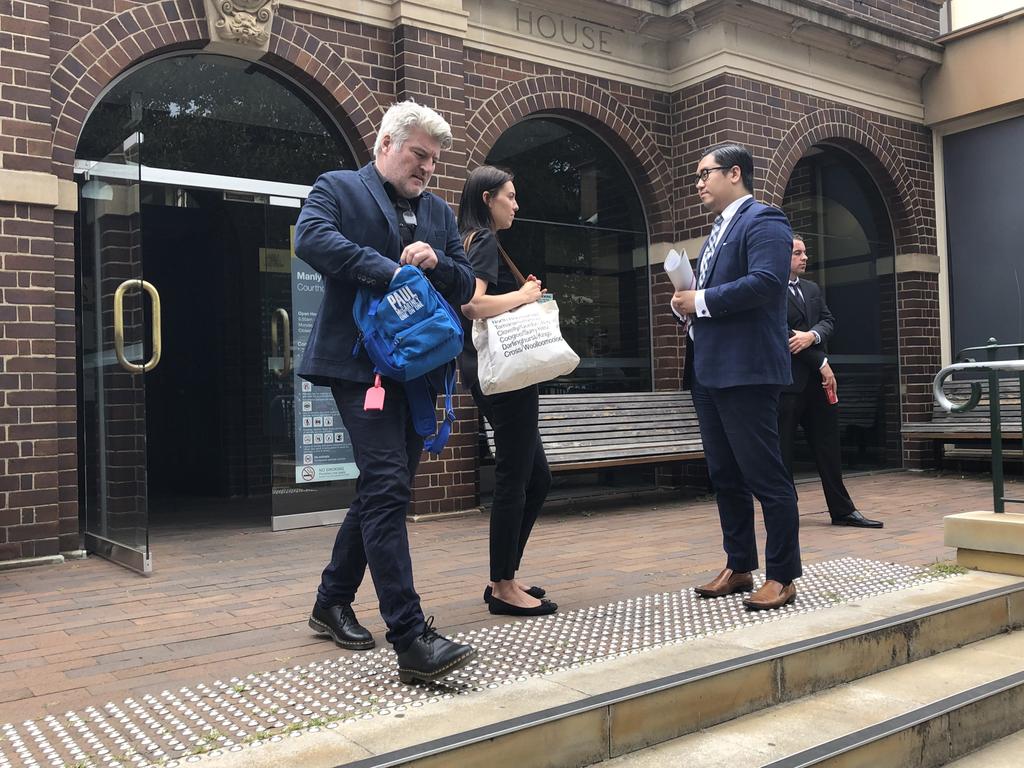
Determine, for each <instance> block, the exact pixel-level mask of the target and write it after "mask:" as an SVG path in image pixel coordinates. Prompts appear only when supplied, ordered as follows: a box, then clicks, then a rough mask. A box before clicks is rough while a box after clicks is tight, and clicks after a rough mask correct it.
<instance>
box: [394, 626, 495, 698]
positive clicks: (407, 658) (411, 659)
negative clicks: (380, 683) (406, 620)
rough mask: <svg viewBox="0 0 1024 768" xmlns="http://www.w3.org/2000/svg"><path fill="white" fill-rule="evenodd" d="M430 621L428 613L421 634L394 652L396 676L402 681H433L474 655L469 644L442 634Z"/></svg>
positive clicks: (452, 670) (474, 651) (474, 652)
mask: <svg viewBox="0 0 1024 768" xmlns="http://www.w3.org/2000/svg"><path fill="white" fill-rule="evenodd" d="M433 624H434V617H433V616H431V617H430V618H429V619H427V628H426V630H425V631H424V632H423V634H422V635H420V636H419V637H417V638H416V639H415V640H413V642H412V645H410V646H409V647H408V648H406V649H405V650H404V651H402V652H401V653H400V654H398V678H399V679H400V680H401V681H402V682H403V683H412V682H414V681H416V680H422V681H423V682H427V683H429V682H433V681H434V680H438V679H440V678H442V677H444V676H445V675H447V674H448V673H449V672H454V671H455V670H456V669H458V668H459V667H462V666H465V665H466V664H467V663H468V662H469V660H470V659H472V658H473V657H474V656H476V650H475V649H474V648H473V647H472V646H470V645H463V644H461V643H456V642H453V641H452V640H449V639H447V638H445V637H442V636H441V635H439V634H437V631H436V630H435V629H434V627H433Z"/></svg>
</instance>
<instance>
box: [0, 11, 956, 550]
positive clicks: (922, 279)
mask: <svg viewBox="0 0 1024 768" xmlns="http://www.w3.org/2000/svg"><path fill="white" fill-rule="evenodd" d="M807 2H808V3H809V4H811V5H820V6H827V7H829V8H830V9H831V10H833V11H837V12H840V13H843V14H846V15H849V16H851V17H855V18H860V19H864V20H868V21H872V22H878V23H879V24H882V25H893V26H896V27H898V28H899V29H902V30H903V31H906V32H908V33H910V34H914V35H918V36H920V37H922V38H926V37H931V36H933V35H934V32H935V31H936V30H937V26H938V9H937V6H936V4H935V3H932V2H929V1H928V0H899V2H893V3H882V2H879V1H878V0H807ZM0 8H2V11H3V12H2V14H0V24H2V27H0V97H2V98H0V167H2V168H5V169H13V170H27V171H38V172H43V173H48V172H52V173H54V174H56V175H57V176H58V178H61V179H65V180H70V179H71V164H72V161H73V159H74V152H75V146H76V144H77V141H78V136H79V134H80V132H81V128H82V124H83V121H84V120H85V118H86V116H87V114H88V111H89V109H90V108H91V107H92V106H93V105H94V104H95V102H96V99H97V98H98V97H99V94H100V93H101V91H102V90H103V88H105V87H106V86H107V85H108V84H109V83H110V82H111V81H112V80H113V79H114V78H115V77H116V76H117V75H119V74H120V73H122V72H124V71H125V70H126V69H128V68H129V67H131V66H133V64H135V63H136V62H138V61H141V60H143V59H145V58H147V57H150V56H153V55H156V54H159V53H164V52H167V51H172V50H188V49H192V50H196V49H201V48H202V47H204V46H205V45H206V43H207V42H208V41H207V39H206V34H207V32H206V23H205V19H204V18H203V5H202V3H201V2H200V0H157V1H155V2H136V1H135V0H53V2H42V1H41V0H18V2H9V3H6V4H2V5H0ZM263 61H264V63H266V64H267V65H269V66H272V67H275V68H277V69H278V70H280V71H282V72H283V73H285V74H287V75H289V76H290V77H293V78H295V79H296V80H297V81H298V82H300V83H301V84H302V85H303V86H305V87H306V88H307V89H309V90H310V92H311V93H312V94H313V95H314V97H315V98H317V99H318V100H319V101H320V102H321V103H323V104H324V105H325V106H326V108H327V109H329V110H330V111H331V112H332V113H333V114H334V116H335V118H336V119H337V122H338V124H339V125H340V126H341V127H342V130H343V131H344V132H345V134H346V136H347V138H348V139H349V141H350V143H351V144H352V147H353V149H354V151H355V154H356V156H357V159H358V160H359V161H360V162H365V161H366V160H368V159H369V157H370V147H371V145H372V141H373V136H374V134H375V131H376V127H377V124H378V122H379V119H380V116H381V114H382V112H383V110H384V109H385V108H386V107H387V105H389V104H390V103H392V102H393V101H394V100H395V99H399V98H409V97H412V98H416V99H417V100H419V101H422V102H424V103H427V104H430V105H432V106H435V107H436V108H438V109H439V110H440V111H441V112H442V113H443V114H444V115H445V116H446V117H448V118H449V120H450V122H451V123H452V126H453V128H454V131H455V145H454V147H453V148H452V149H451V150H450V151H449V152H447V153H446V154H445V156H444V158H443V162H442V163H441V164H440V165H439V167H438V169H437V176H436V180H435V189H436V191H437V192H438V193H439V194H440V195H442V196H443V197H444V198H445V199H446V200H447V201H448V202H450V203H453V204H454V203H455V202H456V201H457V199H458V194H459V192H460V190H461V185H462V179H463V178H464V168H465V167H466V166H469V167H473V166H474V165H476V164H479V163H480V162H482V161H483V159H484V158H485V157H486V155H487V152H488V151H489V149H490V147H491V146H493V144H494V142H495V140H496V139H497V138H498V136H500V135H501V133H502V132H503V131H504V130H506V129H507V128H508V127H509V126H510V125H512V124H514V123H515V122H517V121H519V120H521V119H523V118H524V117H526V116H528V115H530V114H533V113H536V112H539V111H546V112H552V113H557V114H567V115H571V116H572V117H573V118H574V119H577V120H579V121H580V122H582V123H584V124H585V125H587V126H589V127H590V128H591V129H592V130H594V131H595V132H596V133H597V134H599V135H600V136H601V137H602V138H603V139H604V140H605V141H606V142H607V143H608V144H609V145H610V146H611V147H612V148H613V149H614V150H615V151H616V152H617V153H618V155H619V157H620V158H621V159H622V160H623V163H624V165H625V167H626V168H627V169H628V170H629V172H630V174H631V175H632V177H633V179H634V182H635V183H636V185H637V189H638V192H639V195H640V197H641V200H642V202H643V205H644V210H645V215H646V216H647V223H648V229H649V234H650V238H651V242H652V243H666V242H673V241H677V240H685V239H690V238H697V237H702V236H703V235H704V234H706V232H707V230H708V227H709V225H710V217H709V216H708V214H706V213H705V212H704V211H703V210H702V209H701V207H700V204H699V200H698V199H697V197H696V195H695V194H693V190H692V187H691V185H690V184H689V181H688V176H689V175H690V174H691V173H692V172H693V167H694V165H695V164H696V162H697V161H698V159H699V156H700V152H701V151H702V150H703V149H705V148H706V147H707V146H709V145H710V144H713V143H715V142H718V141H722V140H726V139H733V140H739V141H743V142H744V143H747V144H748V145H750V146H751V147H752V148H753V149H754V152H755V155H756V159H757V164H758V171H757V174H756V177H757V187H758V194H759V196H760V197H762V198H763V199H765V200H766V201H768V202H773V203H781V201H782V195H783V190H784V189H785V185H786V182H787V181H788V179H789V176H790V174H791V173H792V171H793V169H794V167H795V166H796V163H797V161H798V160H799V158H800V156H801V155H802V154H803V153H804V152H805V151H806V150H807V149H808V148H809V147H810V146H812V145H813V144H814V143H816V142H820V141H829V142H831V143H834V144H836V145H838V146H841V147H843V148H845V149H847V151H849V152H851V154H853V155H854V156H856V157H857V158H858V159H859V160H861V162H863V163H864V165H865V166H866V167H867V168H868V169H869V171H870V172H871V173H872V175H873V177H874V178H875V180H876V182H877V183H878V185H879V187H880V189H882V190H883V194H885V196H886V199H887V203H888V205H889V209H890V211H891V212H892V216H893V220H894V224H895V229H896V240H897V253H898V254H903V253H923V254H933V253H935V228H934V211H933V210H932V208H931V197H932V194H933V179H932V175H931V144H930V135H929V133H928V131H927V130H926V129H924V128H923V127H921V126H919V125H914V124H912V123H908V122H906V121H901V120H898V119H895V118H891V117H888V116H883V115H878V114H874V113H871V112H869V111H865V110H861V109H857V108H853V107H849V106H846V105H842V104H836V103H833V102H829V101H828V100H825V99H820V98H817V97H812V96H809V95H807V94H802V93H799V92H796V91H793V90H789V89H785V88H781V87H778V86H774V85H769V84H766V83H761V82H758V81H756V80H751V79H749V78H742V77H737V76H733V75H728V74H726V75H720V76H716V77H714V78H711V79H709V80H707V81H705V82H702V83H698V84H695V85H693V86H690V87H688V88H685V89H683V90H681V91H679V92H677V93H664V92H660V91H656V90H653V89H650V88H645V87H642V86H637V85H631V84H626V83H620V82H617V81H614V80H611V79H608V78H602V77H596V76H592V75H588V74H582V73H577V72H573V71H570V70H566V69H561V68H558V67H552V66H548V65H542V64H537V63H533V62H528V61H522V60H518V59H516V58H515V57H510V56H503V55H497V54H493V53H488V52H483V51H479V50H476V49H472V48H464V46H463V43H462V41H461V40H460V39H458V38H455V37H451V36H447V35H442V34H440V33H437V32H432V31H426V30H420V29H416V28H412V27H408V26H400V27H398V28H396V29H393V30H392V29H384V28H378V27H374V26H371V25H367V24H362V23H357V22H350V21H343V20H339V19H334V18H330V17H328V16H326V15H323V14H318V13H313V12H309V11H304V10H298V9H294V8H290V7H287V6H286V7H282V8H280V9H279V12H278V14H277V16H276V17H275V21H274V27H273V35H272V37H271V46H270V52H269V53H268V54H267V55H266V56H265V57H264V59H263ZM74 230H75V219H74V215H73V214H71V213H68V212H65V211H59V210H58V211H55V210H54V209H53V208H52V207H46V206H35V205H32V206H30V205H22V204H16V205H2V206H0V259H2V262H0V292H2V303H0V377H2V382H3V386H2V388H0V414H2V416H0V464H2V466H0V470H2V479H0V496H2V498H0V509H3V510H4V511H3V512H2V513H0V514H2V517H0V557H2V558H10V557H21V556H33V555H36V554H45V553H50V552H56V551H58V550H61V549H70V548H74V547H75V546H76V543H77V515H78V489H77V470H78V461H79V458H78V453H77V451H78V446H77V440H76V425H77V418H78V415H77V414H76V411H75V386H76V383H77V382H76V378H75V377H76V374H75V355H76V342H75V314H74V312H75V309H74V308H75V273H74V237H75V232H74ZM691 255H692V254H691ZM935 286H936V279H935V276H929V275H922V274H913V275H901V276H900V277H899V282H898V284H897V289H898V291H899V293H898V297H899V301H900V308H899V312H900V315H899V328H900V333H901V341H902V345H901V348H900V359H901V364H902V366H903V369H902V374H901V375H902V376H903V378H902V380H901V383H902V385H903V387H904V388H905V390H906V392H907V394H906V395H905V396H904V402H903V405H904V418H919V417H921V418H923V417H926V411H927V407H926V406H927V402H926V400H927V397H928V394H927V379H928V376H929V375H930V372H931V371H933V370H934V367H935V366H937V364H938V333H937V327H938V313H937V310H938V307H937V294H936V288H935ZM670 293H671V288H670V285H669V283H668V281H667V279H666V278H665V277H664V275H663V274H662V273H661V271H660V270H659V269H654V270H653V274H652V280H651V296H652V307H653V313H652V317H651V323H652V326H653V329H654V330H653V339H652V346H653V349H654V368H655V371H654V381H655V387H656V388H658V389H673V388H676V387H678V386H679V381H680V376H681V369H682V357H683V355H682V352H683V349H684V347H683V344H684V339H683V337H682V334H681V333H680V332H679V328H678V325H677V324H676V323H675V321H674V320H673V319H672V318H671V316H669V315H668V313H667V312H664V311H659V309H658V308H659V307H664V306H665V305H666V304H667V301H668V297H669V295H670ZM457 408H458V413H459V416H460V422H459V424H458V425H457V427H456V430H455V434H454V435H453V437H452V440H451V443H450V448H449V449H448V450H447V451H446V452H445V454H444V455H443V456H442V457H441V458H440V459H438V460H434V461H427V462H425V463H424V465H423V473H422V475H421V478H420V480H419V481H418V483H417V492H416V502H415V507H414V509H415V511H416V512H426V511H434V512H437V511H447V510H451V509H458V508H463V507H466V506H472V505H473V504H474V503H475V499H476V473H475V466H476V462H477V445H476V426H475V424H476V419H475V409H474V408H473V407H472V401H471V399H470V398H469V397H468V396H467V395H465V394H462V395H460V397H459V399H458V402H457ZM904 455H905V457H907V458H908V462H909V461H913V460H916V459H917V458H918V456H917V454H916V453H915V452H914V451H913V450H910V449H908V450H907V451H904Z"/></svg>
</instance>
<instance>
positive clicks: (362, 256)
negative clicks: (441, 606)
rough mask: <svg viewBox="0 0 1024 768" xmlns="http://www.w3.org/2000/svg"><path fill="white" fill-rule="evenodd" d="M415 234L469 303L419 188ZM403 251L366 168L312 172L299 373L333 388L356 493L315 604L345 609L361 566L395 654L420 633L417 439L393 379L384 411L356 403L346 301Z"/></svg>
mask: <svg viewBox="0 0 1024 768" xmlns="http://www.w3.org/2000/svg"><path fill="white" fill-rule="evenodd" d="M415 239H416V240H422V241H424V242H426V243H428V244H429V245H431V246H432V247H433V249H434V251H435V252H436V254H437V258H438V263H437V266H436V267H435V268H434V269H432V270H429V271H428V272H426V274H427V276H428V277H429V279H430V282H431V283H433V285H434V286H435V287H436V288H437V289H438V290H439V291H440V292H441V293H442V294H443V295H444V296H445V298H447V299H448V301H449V302H450V303H452V304H455V305H461V304H464V303H466V302H467V301H469V300H470V298H471V297H472V295H473V289H474V288H475V280H474V277H473V270H472V268H471V267H470V265H469V262H467V261H466V256H465V253H464V252H463V249H462V241H461V239H460V237H459V230H458V226H457V224H456V221H455V216H454V215H453V214H452V211H451V208H449V207H448V205H447V204H445V202H444V201H443V200H441V199H440V198H438V197H436V196H435V195H432V194H430V193H429V192H425V193H423V195H422V196H421V197H420V199H419V201H418V206H417V207H416V232H415ZM401 252H402V241H401V237H400V235H399V229H398V215H397V213H396V212H395V206H394V204H393V203H392V202H391V200H390V198H389V197H388V195H387V192H385V190H384V186H383V184H382V183H381V179H380V176H379V175H378V173H377V171H376V170H375V168H374V167H373V165H372V164H370V165H366V166H364V167H363V168H361V169H360V170H358V171H332V172H330V173H325V174H324V175H322V176H321V177H320V178H319V179H317V181H316V184H314V185H313V189H312V190H311V191H310V194H309V197H308V198H307V199H306V202H305V204H304V205H303V207H302V212H301V213H300V214H299V220H298V223H297V224H296V227H295V253H296V255H297V256H298V257H299V258H300V259H302V260H303V261H305V262H306V263H308V264H309V265H310V266H311V267H313V268H314V269H315V270H316V271H317V272H319V273H320V274H321V275H322V276H323V283H324V299H323V304H322V305H321V307H320V312H319V314H318V315H317V318H316V321H315V322H314V323H313V329H312V331H311V332H310V336H309V344H308V346H307V347H306V353H305V355H304V356H303V359H302V363H301V365H300V366H299V369H298V373H299V375H300V376H302V377H303V378H305V379H308V380H309V381H312V382H313V383H315V384H320V385H326V386H330V387H331V391H332V393H333V394H334V400H335V402H336V403H337V405H338V411H339V413H340V414H341V419H342V421H343V422H344V424H345V428H346V429H347V430H348V433H349V437H350V439H351V441H352V448H353V452H354V454H355V461H356V466H357V467H358V468H359V478H358V479H357V480H356V498H355V500H354V501H353V502H352V505H351V506H350V507H349V511H348V514H347V515H346V516H345V520H344V521H343V522H342V524H341V527H340V529H339V530H338V535H337V537H336V539H335V542H334V550H333V552H332V555H331V562H330V563H329V564H328V566H327V567H326V568H325V569H324V572H323V575H322V577H321V580H320V587H319V589H318V590H317V603H318V604H319V605H320V606H321V607H323V608H329V607H331V606H333V605H347V604H351V603H352V601H353V600H354V599H355V594H356V590H357V589H358V587H359V584H360V583H361V582H362V579H363V575H364V573H365V572H366V568H367V565H369V568H370V576H371V577H372V578H373V583H374V587H375V588H376V590H377V599H378V601H379V603H380V611H381V615H382V616H383V617H384V621H385V623H386V624H387V627H388V633H387V639H388V642H390V643H391V644H392V645H393V646H394V647H395V650H396V651H398V652H401V651H404V650H405V649H406V648H408V647H409V646H410V645H411V644H412V642H413V641H414V640H415V639H416V638H417V637H419V636H420V635H421V634H423V631H424V629H425V623H424V620H423V612H422V610H421V609H420V599H419V595H418V594H417V593H416V590H415V587H414V586H413V578H412V560H411V558H410V555H409V537H408V531H407V530H406V526H405V517H406V513H407V511H408V507H409V500H410V498H411V495H412V492H411V486H412V481H413V478H414V477H415V475H416V469H417V467H418V465H419V460H420V454H421V453H422V452H423V439H422V438H421V437H420V436H419V435H418V434H417V433H416V430H415V428H414V426H413V423H412V418H411V413H410V409H409V404H408V401H407V400H406V397H405V390H404V389H403V388H402V386H401V384H399V383H397V382H393V381H388V380H385V382H384V384H385V390H386V397H385V400H384V409H383V410H381V411H364V410H363V398H364V395H365V392H366V388H367V387H366V385H367V384H368V383H370V382H372V381H373V365H372V363H371V362H370V359H369V358H368V357H367V356H366V352H365V350H360V351H359V353H358V356H355V355H353V347H354V346H355V340H356V337H357V335H358V331H357V329H356V324H355V320H354V319H353V317H352V303H353V301H354V299H355V295H356V289H357V288H358V287H359V286H361V285H362V286H368V287H370V288H372V289H374V290H377V291H380V292H381V293H383V292H384V290H385V289H386V288H387V286H388V284H389V283H390V282H391V279H392V277H393V276H394V272H395V270H396V269H397V268H398V259H399V257H400V256H401Z"/></svg>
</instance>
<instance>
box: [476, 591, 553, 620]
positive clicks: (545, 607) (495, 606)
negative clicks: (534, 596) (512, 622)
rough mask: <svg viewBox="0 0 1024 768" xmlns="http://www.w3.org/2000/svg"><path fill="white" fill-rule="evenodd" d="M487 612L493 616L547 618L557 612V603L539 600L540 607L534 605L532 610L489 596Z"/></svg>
mask: <svg viewBox="0 0 1024 768" xmlns="http://www.w3.org/2000/svg"><path fill="white" fill-rule="evenodd" d="M487 610H489V611H490V612H491V613H493V614H494V615H495V616H548V615H550V614H552V613H554V612H555V611H557V610H558V603H552V602H551V601H550V600H541V601H540V605H535V606H534V607H533V608H520V607H519V606H518V605H512V604H511V603H506V602H505V601H504V600H500V599H499V598H497V597H494V596H493V595H491V599H490V601H489V602H488V603H487Z"/></svg>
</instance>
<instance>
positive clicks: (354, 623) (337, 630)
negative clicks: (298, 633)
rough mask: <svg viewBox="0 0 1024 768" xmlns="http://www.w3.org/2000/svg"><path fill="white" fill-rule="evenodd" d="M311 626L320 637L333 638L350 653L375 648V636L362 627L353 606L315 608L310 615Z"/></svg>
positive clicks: (316, 606) (317, 605)
mask: <svg viewBox="0 0 1024 768" xmlns="http://www.w3.org/2000/svg"><path fill="white" fill-rule="evenodd" d="M309 626H310V628H311V629H312V630H313V631H314V632H316V633H317V634H318V635H326V636H328V637H331V638H332V639H333V640H334V642H336V643H337V644H338V645H340V646H341V647H342V648H348V649H349V650H350V651H366V650H369V649H370V648H373V646H374V642H373V635H371V634H370V632H369V630H367V629H366V628H365V627H363V626H362V625H360V623H359V620H358V619H356V614H355V612H354V611H353V610H352V606H351V605H332V606H331V607H330V608H321V607H320V606H319V604H315V605H314V606H313V612H312V613H310V614H309Z"/></svg>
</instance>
